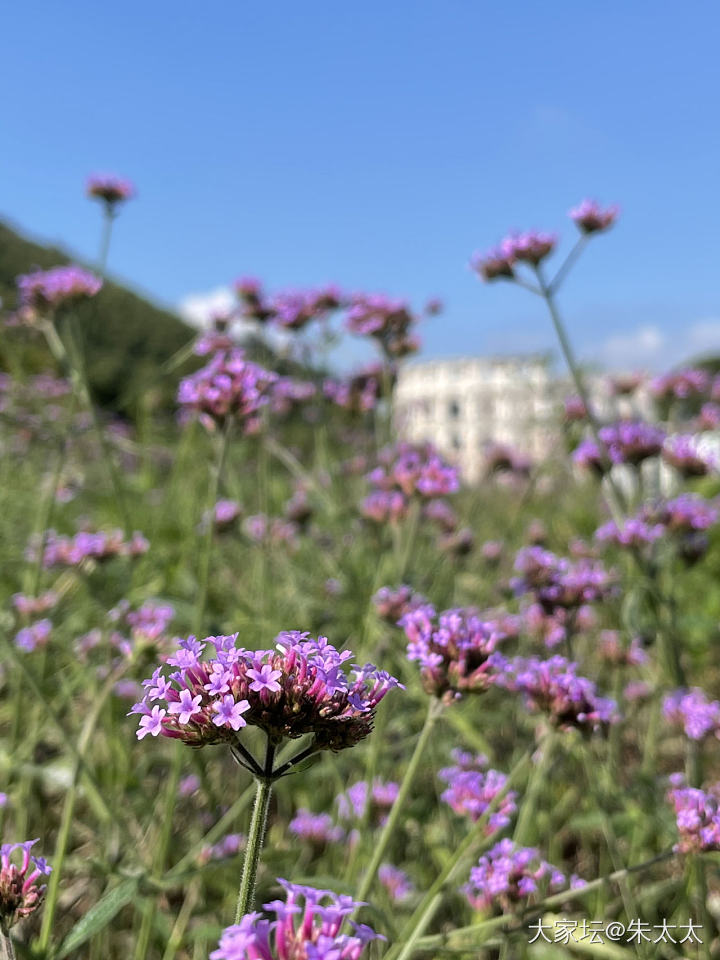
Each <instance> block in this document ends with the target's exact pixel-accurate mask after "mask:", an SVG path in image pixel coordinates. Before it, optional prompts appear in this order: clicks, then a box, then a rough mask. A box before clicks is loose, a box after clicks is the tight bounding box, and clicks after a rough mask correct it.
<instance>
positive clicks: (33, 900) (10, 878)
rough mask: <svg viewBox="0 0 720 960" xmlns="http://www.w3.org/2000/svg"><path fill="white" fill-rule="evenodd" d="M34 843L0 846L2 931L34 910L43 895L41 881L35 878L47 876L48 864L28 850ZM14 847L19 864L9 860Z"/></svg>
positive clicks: (11, 858)
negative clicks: (19, 852) (19, 855)
mask: <svg viewBox="0 0 720 960" xmlns="http://www.w3.org/2000/svg"><path fill="white" fill-rule="evenodd" d="M36 843H37V840H26V841H25V842H24V843H4V844H2V845H1V846H0V925H2V927H4V928H5V929H6V930H7V929H8V928H9V927H12V926H13V924H15V923H16V922H17V921H18V920H21V919H22V918H23V917H29V916H30V915H31V914H32V913H35V911H36V910H37V909H38V907H39V906H40V904H41V903H42V901H43V897H44V896H45V884H39V883H38V881H39V880H40V878H41V877H47V876H49V875H50V872H51V867H49V866H48V863H47V861H46V860H44V859H43V858H42V857H35V856H33V855H32V854H31V853H30V851H31V850H32V848H33V847H34V846H35V844H36ZM18 850H20V851H22V860H21V862H20V865H18V864H17V863H16V862H14V860H13V854H14V853H15V852H16V851H18Z"/></svg>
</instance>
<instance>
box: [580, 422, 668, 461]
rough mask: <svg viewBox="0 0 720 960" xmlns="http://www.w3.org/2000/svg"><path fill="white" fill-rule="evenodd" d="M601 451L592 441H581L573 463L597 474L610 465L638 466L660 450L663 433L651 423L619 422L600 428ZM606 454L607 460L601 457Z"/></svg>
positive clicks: (663, 439)
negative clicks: (590, 469) (602, 447)
mask: <svg viewBox="0 0 720 960" xmlns="http://www.w3.org/2000/svg"><path fill="white" fill-rule="evenodd" d="M600 440H601V441H602V443H603V445H604V447H605V449H604V450H603V449H601V448H600V447H599V446H598V444H597V443H596V442H595V441H594V440H585V441H583V443H581V444H580V446H579V447H578V448H577V449H576V450H575V452H574V454H573V460H574V461H575V463H577V464H579V465H580V466H583V467H592V468H593V469H594V470H596V471H598V472H599V473H604V472H605V470H606V468H607V458H609V460H610V465H612V464H620V463H625V464H628V465H630V466H634V467H636V466H638V465H639V464H641V463H642V462H643V460H647V459H649V458H650V457H656V456H658V454H659V453H660V452H661V451H662V448H663V443H664V442H665V431H664V430H662V428H661V427H658V426H656V425H655V424H652V423H645V422H643V421H640V420H620V421H618V423H612V424H608V425H607V426H605V427H601V428H600ZM606 452H607V458H606V456H605V454H606Z"/></svg>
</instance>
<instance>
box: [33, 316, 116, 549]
mask: <svg viewBox="0 0 720 960" xmlns="http://www.w3.org/2000/svg"><path fill="white" fill-rule="evenodd" d="M42 331H43V334H44V336H45V340H46V342H47V345H48V347H49V349H50V352H51V353H52V354H53V356H54V357H55V359H56V360H57V361H58V363H59V364H60V367H61V369H62V370H63V371H66V372H67V373H68V374H69V376H70V380H71V382H72V384H73V387H74V389H75V391H76V393H77V395H78V396H79V397H80V398H81V400H82V401H83V402H84V403H85V405H86V407H87V409H88V412H89V413H90V416H91V418H92V422H93V427H94V429H95V433H96V435H97V439H98V444H99V446H100V450H101V452H102V456H103V461H104V463H105V466H106V468H107V472H108V477H109V479H110V485H111V487H112V488H113V493H114V494H115V500H116V502H117V506H118V510H119V511H120V514H121V516H122V519H123V526H124V527H125V532H126V533H127V534H129V533H130V529H131V525H130V517H129V514H128V512H127V505H126V503H125V497H124V494H123V490H122V485H121V483H120V476H119V474H118V472H117V468H116V466H115V460H114V455H113V451H112V449H111V447H110V444H109V443H108V442H107V438H106V436H105V431H104V430H103V426H102V423H101V422H100V416H99V414H98V412H97V408H96V406H95V402H94V401H93V397H92V393H91V391H90V384H89V381H88V378H87V371H86V369H85V363H84V360H83V358H82V352H81V350H80V349H79V347H78V348H77V349H76V350H75V351H74V352H75V354H76V356H75V359H74V360H73V358H72V357H71V356H70V353H69V352H68V350H67V349H66V347H65V344H64V342H63V340H62V337H61V336H60V334H59V333H58V332H57V329H56V328H55V324H54V322H53V319H52V318H50V319H48V320H46V321H45V322H44V323H43V325H42ZM76 332H77V331H76ZM76 346H77V345H76Z"/></svg>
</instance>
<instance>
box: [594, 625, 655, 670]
mask: <svg viewBox="0 0 720 960" xmlns="http://www.w3.org/2000/svg"><path fill="white" fill-rule="evenodd" d="M598 653H599V654H600V657H601V658H602V659H603V660H604V661H605V662H606V663H612V664H613V665H615V666H623V667H642V666H645V664H647V662H648V660H649V657H648V655H647V653H646V652H645V651H644V650H643V648H642V645H641V642H640V640H638V638H637V637H633V638H632V640H631V641H630V643H629V644H627V645H626V644H623V643H622V642H621V639H620V634H619V633H618V631H617V630H603V631H602V633H601V634H600V642H599V645H598Z"/></svg>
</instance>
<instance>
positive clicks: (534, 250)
mask: <svg viewBox="0 0 720 960" xmlns="http://www.w3.org/2000/svg"><path fill="white" fill-rule="evenodd" d="M556 244H557V237H556V236H555V234H552V233H543V232H541V231H539V230H527V231H525V232H524V233H513V234H510V235H509V236H507V237H505V239H504V240H501V242H500V244H499V245H498V246H497V247H495V248H494V249H492V250H489V251H488V252H487V253H485V254H475V255H474V256H473V257H472V260H471V266H472V268H473V269H474V270H475V271H476V272H477V273H479V274H480V276H481V277H482V278H483V280H486V281H490V280H498V279H500V278H505V279H508V280H511V279H513V278H514V277H515V269H514V268H515V264H517V263H527V264H529V265H531V266H533V267H537V266H539V265H540V264H541V263H542V261H543V260H544V259H545V258H546V257H548V256H549V255H550V254H551V253H552V252H553V250H554V249H555V245H556Z"/></svg>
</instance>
